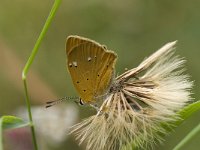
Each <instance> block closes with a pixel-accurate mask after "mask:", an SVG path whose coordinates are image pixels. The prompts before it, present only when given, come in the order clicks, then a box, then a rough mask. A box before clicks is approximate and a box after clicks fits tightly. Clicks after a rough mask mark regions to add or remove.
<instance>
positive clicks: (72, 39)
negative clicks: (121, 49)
mask: <svg viewBox="0 0 200 150" xmlns="http://www.w3.org/2000/svg"><path fill="white" fill-rule="evenodd" d="M85 42H90V43H95V44H97V45H98V46H101V45H100V44H99V43H97V42H95V41H93V40H91V39H88V38H84V37H80V36H78V35H71V36H68V37H67V42H66V53H67V55H68V54H69V53H70V52H71V50H72V49H73V48H74V47H76V46H78V45H79V44H81V43H85Z"/></svg>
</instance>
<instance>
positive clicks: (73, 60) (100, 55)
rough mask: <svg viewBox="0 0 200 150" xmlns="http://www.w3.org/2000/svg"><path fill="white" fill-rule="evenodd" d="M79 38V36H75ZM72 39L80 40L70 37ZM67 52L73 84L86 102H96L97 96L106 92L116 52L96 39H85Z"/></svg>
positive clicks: (112, 71)
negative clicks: (106, 47) (96, 41)
mask: <svg viewBox="0 0 200 150" xmlns="http://www.w3.org/2000/svg"><path fill="white" fill-rule="evenodd" d="M74 38H77V37H74ZM70 41H78V40H76V39H73V38H70ZM68 43H70V45H67V47H68V46H71V47H72V48H71V49H70V48H67V50H69V49H70V52H69V51H68V52H67V56H68V62H67V65H68V70H69V72H70V74H71V78H72V81H73V84H74V86H75V88H76V90H77V91H78V93H79V95H80V97H81V99H82V100H83V102H85V103H90V102H94V101H95V98H96V97H98V96H101V95H103V94H105V93H106V92H107V90H108V88H109V86H110V82H111V80H112V77H113V73H114V65H115V62H116V58H117V56H116V54H115V53H113V52H111V51H108V50H106V49H105V48H104V47H103V46H101V45H100V44H98V43H95V42H94V41H91V40H89V41H84V42H80V41H79V44H77V42H74V43H75V46H73V44H71V43H73V42H68Z"/></svg>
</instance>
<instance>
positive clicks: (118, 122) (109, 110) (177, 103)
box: [71, 42, 192, 150]
mask: <svg viewBox="0 0 200 150" xmlns="http://www.w3.org/2000/svg"><path fill="white" fill-rule="evenodd" d="M174 45H175V42H171V43H168V44H166V45H165V46H163V47H162V48H161V49H159V50H158V51H157V52H155V53H154V54H152V55H151V56H150V57H149V58H147V59H145V60H144V61H143V62H142V63H141V64H140V65H139V66H138V67H136V68H134V69H131V70H128V71H126V72H125V73H124V74H122V75H120V76H119V77H117V78H116V80H115V81H114V83H113V85H112V86H111V89H112V90H111V91H110V94H109V95H108V97H107V98H106V99H105V100H104V101H103V103H102V104H101V106H100V107H99V111H98V112H97V114H96V115H94V116H91V117H89V118H87V119H85V120H83V121H82V122H81V123H79V124H76V125H75V126H73V127H72V131H71V132H72V133H74V134H75V135H76V138H77V139H78V140H79V142H80V144H81V143H83V142H84V143H86V149H87V150H92V149H95V150H121V149H126V150H132V147H133V145H134V146H135V147H140V148H146V147H151V146H152V145H153V144H154V143H156V142H161V141H162V140H163V139H162V137H161V135H160V134H167V131H166V129H165V128H163V127H162V126H161V124H162V123H166V124H168V125H169V126H171V124H170V123H171V122H173V121H176V120H177V119H179V116H178V115H177V111H179V110H180V109H182V108H183V107H184V106H185V105H186V104H187V103H188V102H189V101H190V100H191V96H190V89H191V88H192V82H190V81H189V76H188V75H185V74H184V69H183V64H184V63H185V60H184V59H182V58H180V57H178V56H174V52H175V51H174ZM113 89H117V90H113Z"/></svg>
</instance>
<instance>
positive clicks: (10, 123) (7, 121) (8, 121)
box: [0, 116, 29, 150]
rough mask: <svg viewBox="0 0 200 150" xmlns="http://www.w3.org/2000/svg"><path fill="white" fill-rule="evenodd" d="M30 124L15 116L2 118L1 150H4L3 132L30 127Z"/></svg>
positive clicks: (0, 126)
mask: <svg viewBox="0 0 200 150" xmlns="http://www.w3.org/2000/svg"><path fill="white" fill-rule="evenodd" d="M28 125H29V123H27V122H25V121H23V120H22V119H21V118H18V117H15V116H2V117H1V118H0V150H3V137H2V136H3V130H4V129H14V128H21V127H25V126H28Z"/></svg>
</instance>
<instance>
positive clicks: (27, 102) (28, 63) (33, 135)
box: [22, 0, 61, 150]
mask: <svg viewBox="0 0 200 150" xmlns="http://www.w3.org/2000/svg"><path fill="white" fill-rule="evenodd" d="M60 3H61V0H55V2H54V4H53V6H52V9H51V11H50V13H49V16H48V18H47V20H46V22H45V24H44V27H43V29H42V31H41V33H40V35H39V37H38V39H37V41H36V43H35V45H34V48H33V50H32V52H31V55H30V57H29V59H28V61H27V63H26V65H25V67H24V69H23V71H22V80H23V84H24V90H25V98H26V105H27V109H28V116H29V122H30V126H31V134H32V139H33V144H34V147H35V150H38V146H37V141H36V136H35V129H34V124H33V119H32V113H31V105H30V98H29V95H28V88H27V82H26V77H27V74H28V71H29V69H30V66H31V64H32V63H33V60H34V59H35V56H36V54H37V52H38V49H39V46H40V44H41V42H42V40H43V38H44V36H45V34H46V32H47V30H48V28H49V25H50V24H51V22H52V19H53V18H54V16H55V13H56V11H57V9H58V6H59V5H60Z"/></svg>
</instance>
